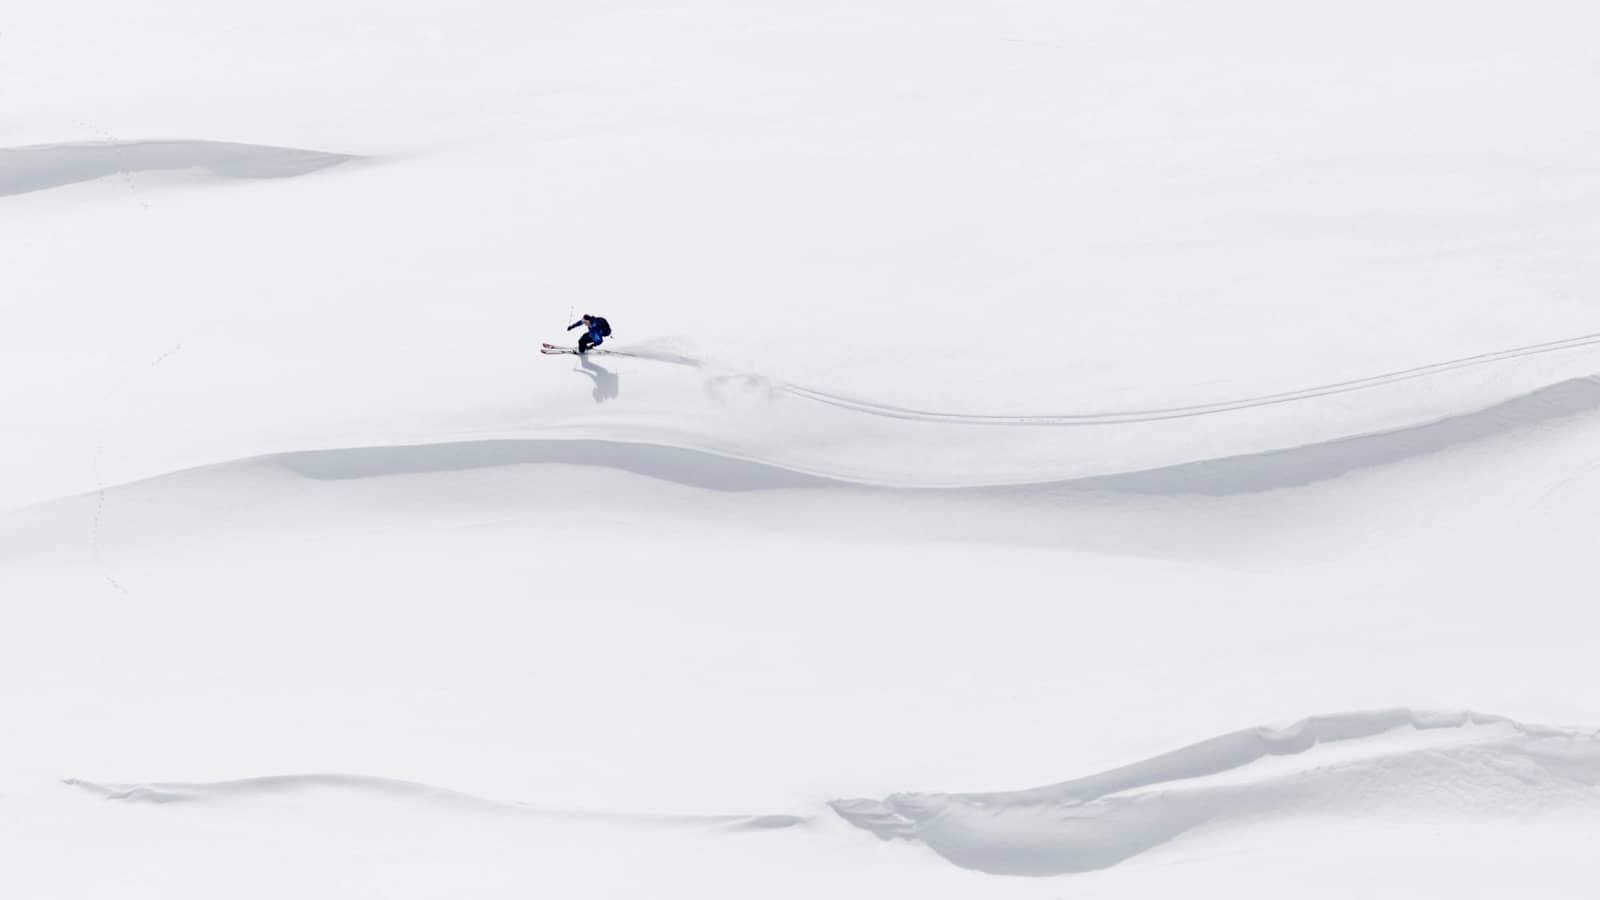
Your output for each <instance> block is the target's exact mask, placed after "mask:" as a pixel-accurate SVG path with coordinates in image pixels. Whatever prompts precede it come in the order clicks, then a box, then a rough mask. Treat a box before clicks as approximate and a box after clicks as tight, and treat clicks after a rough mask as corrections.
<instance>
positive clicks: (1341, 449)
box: [275, 377, 1600, 495]
mask: <svg viewBox="0 0 1600 900" xmlns="http://www.w3.org/2000/svg"><path fill="white" fill-rule="evenodd" d="M1596 409H1600V378H1596V377H1590V378H1578V379H1573V380H1571V381H1565V382H1562V383H1560V384H1554V385H1550V386H1549V387H1545V388H1541V389H1539V390H1537V391H1534V392H1532V393H1530V394H1527V395H1525V396H1522V397H1518V398H1515V399H1513V400H1508V401H1506V402H1504V403H1498V404H1495V405H1493V406H1491V407H1489V408H1487V409H1482V410H1477V411H1475V412H1470V413H1464V414H1461V415H1457V416H1450V417H1447V418H1444V419H1439V420H1437V421H1434V422H1428V423H1426V424H1422V425H1416V426H1413V427H1409V428H1400V429H1395V430H1393V431H1381V432H1375V433H1372V434H1359V435H1352V436H1349V437H1343V438H1338V439H1335V440H1332V441H1324V442H1318V443H1313V444H1305V445H1302V446H1298V447H1289V448H1286V449H1282V450H1272V451H1267V452H1264V453H1253V454H1245V455H1240V456H1229V457H1220V458H1217V459H1210V460H1202V461H1199V462H1190V463H1180V464H1177V465H1172V466H1161V467H1156V468H1152V469H1141V470H1135V471H1130V472H1120V473H1116V474H1111V475H1101V476H1093V477H1087V478H1076V479H1064V480H1041V481H1038V482H1032V483H1021V484H1009V485H998V486H985V485H982V484H972V485H964V486H954V488H952V487H944V486H941V487H940V489H941V490H951V489H961V488H965V489H969V490H984V489H992V490H1001V491H1005V492H1017V491H1023V492H1033V491H1038V490H1044V489H1048V490H1052V491H1056V492H1061V491H1065V492H1071V493H1096V492H1110V493H1130V494H1152V495H1182V494H1207V495H1228V494H1244V493H1251V492H1256V491H1266V490H1274V489H1278V488H1284V487H1294V486H1299V485H1306V484H1313V483H1316V482H1319V481H1325V480H1327V479H1330V478H1337V477H1338V476H1340V475H1344V474H1346V473H1349V472H1353V471H1356V470H1359V469H1364V468H1370V467H1375V466H1382V465H1388V464H1392V463H1397V462H1402V461H1404V460H1407V459H1413V458H1417V457H1421V456H1425V455H1427V454H1430V453H1437V452H1440V451H1444V450H1448V449H1451V448H1453V447H1460V446H1465V445H1469V444H1472V443H1474V442H1478V441H1482V440H1486V439H1489V438H1492V437H1494V436H1496V435H1499V434H1504V433H1508V432H1513V431H1516V430H1519V429H1524V428H1529V427H1532V426H1535V425H1538V424H1541V423H1544V422H1551V421H1556V420H1560V419H1563V418H1566V417H1569V416H1574V415H1578V414H1581V413H1586V412H1592V411H1594V410H1596ZM275 459H276V460H277V461H278V462H279V463H281V464H282V465H284V466H286V467H287V468H289V469H290V470H292V471H294V472H297V473H299V474H301V475H305V476H307V477H310V478H317V479H348V478H366V477H374V476H381V475H399V474H407V473H419V472H442V471H458V470H464V469H476V468H485V467H493V466H510V465H526V464H536V463H545V464H560V465H581V466H598V467H602V468H611V469H616V470H619V471H626V472H632V473H634V474H638V475H644V476H647V477H650V478H656V479H660V480H663V481H671V482H675V483H678V484H684V485H689V486H693V487H700V488H706V489H710V490H718V491H749V490H770V489H780V488H812V487H825V486H828V485H830V484H832V485H835V486H840V485H853V486H862V485H865V486H881V487H901V488H909V487H916V485H914V484H905V483H901V484H894V483H888V484H883V483H874V482H873V481H871V480H870V479H859V478H852V477H849V476H847V475H840V474H834V473H830V472H827V471H807V470H798V469H794V468H790V467H788V466H785V465H783V464H782V463H781V461H763V460H758V459H739V458H735V457H732V456H725V455H722V454H719V453H714V452H706V451H701V450H695V449H688V448H681V447H671V446H660V445H652V444H648V443H630V442H618V441H600V440H563V439H502V440H488V441H462V442H450V443H436V444H418V445H410V446H390V447H353V448H347V449H333V450H317V451H304V452H299V453H288V454H282V455H280V456H278V457H276V458H275Z"/></svg>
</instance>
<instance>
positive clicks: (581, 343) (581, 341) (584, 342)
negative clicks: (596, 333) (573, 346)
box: [578, 332, 594, 353]
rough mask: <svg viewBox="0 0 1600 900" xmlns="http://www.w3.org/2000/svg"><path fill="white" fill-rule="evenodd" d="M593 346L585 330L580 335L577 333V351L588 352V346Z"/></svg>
mask: <svg viewBox="0 0 1600 900" xmlns="http://www.w3.org/2000/svg"><path fill="white" fill-rule="evenodd" d="M593 346H594V341H593V340H591V339H590V337H589V335H588V333H587V332H585V333H583V334H581V335H578V352H579V353H588V352H589V348H590V347H593Z"/></svg>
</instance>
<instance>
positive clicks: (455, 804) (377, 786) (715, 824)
mask: <svg viewBox="0 0 1600 900" xmlns="http://www.w3.org/2000/svg"><path fill="white" fill-rule="evenodd" d="M64 783H65V784H68V785H70V786H72V787H76V788H80V789H82V790H84V791H87V792H89V793H91V794H95V795H97V796H99V797H102V798H104V799H106V800H114V801H118V802H124V803H137V804H154V805H164V804H204V805H226V804H238V803H255V802H262V801H266V800H270V799H272V798H284V797H290V798H314V797H318V796H327V795H332V794H338V795H343V796H345V797H347V798H351V797H353V798H356V799H362V800H367V801H375V802H387V803H395V804H398V805H401V806H403V807H405V808H406V809H409V810H412V811H423V810H428V809H433V810H455V811H461V812H470V813H491V814H514V815H526V816H537V817H542V818H554V819H570V820H583V821H591V822H602V823H608V824H614V825H636V826H687V827H712V828H720V829H727V830H734V831H746V830H748V831H760V830H768V829H780V828H792V827H795V826H798V825H804V824H806V822H807V821H808V820H807V819H806V818H805V817H803V816H795V815H783V814H768V815H663V814H649V813H641V814H628V813H609V812H586V811H575V810H557V809H543V808H539V807H534V806H530V805H527V804H524V803H517V802H512V801H504V800H491V799H489V798H486V797H479V796H475V795H473V794H466V793H462V792H460V791H453V790H450V789H448V788H441V787H435V786H433V785H428V784H421V783H419V782H414V781H403V780H400V779H394V778H378V777H374V776H371V775H350V774H329V773H309V774H300V775H269V776H263V777H258V778H242V779H238V780H234V781H216V782H149V783H142V784H101V783H98V782H93V781H85V780H82V779H77V778H69V779H66V781H65V782H64Z"/></svg>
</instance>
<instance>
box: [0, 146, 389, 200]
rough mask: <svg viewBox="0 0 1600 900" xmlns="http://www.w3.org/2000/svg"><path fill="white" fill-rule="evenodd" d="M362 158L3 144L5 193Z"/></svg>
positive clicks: (294, 170) (273, 172)
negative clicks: (139, 176) (146, 175)
mask: <svg viewBox="0 0 1600 900" xmlns="http://www.w3.org/2000/svg"><path fill="white" fill-rule="evenodd" d="M357 158H358V157H355V156H351V155H348V154H343V153H324V152H321V151H317V150H301V149H297V148H294V147H270V146H264V145H258V144H234V143H227V142H222V141H105V142H97V143H78V144H44V145H40V146H34V147H6V148H0V197H3V196H7V195H13V194H27V193H31V192H33V191H43V190H47V189H49V188H55V187H61V186H63V185H68V184H76V183H78V182H81V181H92V180H94V179H96V178H105V177H107V176H110V175H119V174H123V173H129V172H152V171H162V170H177V169H204V170H206V171H207V172H210V173H211V174H212V175H215V176H218V177H221V178H288V177H293V176H296V175H307V174H310V173H312V172H316V171H319V170H321V169H326V168H329V167H330V166H337V165H339V164H341V163H346V162H350V161H351V160H354V159H357Z"/></svg>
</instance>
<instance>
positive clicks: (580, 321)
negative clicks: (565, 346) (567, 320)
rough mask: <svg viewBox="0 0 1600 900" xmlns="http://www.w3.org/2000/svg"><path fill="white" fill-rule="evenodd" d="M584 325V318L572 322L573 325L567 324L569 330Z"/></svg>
mask: <svg viewBox="0 0 1600 900" xmlns="http://www.w3.org/2000/svg"><path fill="white" fill-rule="evenodd" d="M582 325H583V320H582V319H579V320H578V321H576V322H573V323H572V324H571V325H568V326H567V330H568V331H571V330H572V329H574V328H579V327H581V326H582Z"/></svg>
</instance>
